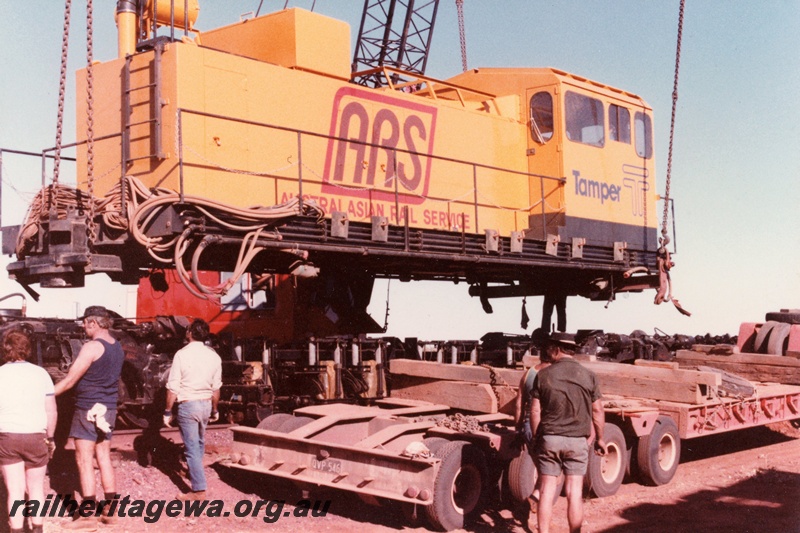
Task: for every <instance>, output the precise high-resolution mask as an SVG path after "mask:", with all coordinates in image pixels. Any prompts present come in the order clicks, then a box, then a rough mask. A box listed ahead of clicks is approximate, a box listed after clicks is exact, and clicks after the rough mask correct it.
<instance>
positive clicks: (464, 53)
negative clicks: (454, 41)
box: [456, 0, 467, 72]
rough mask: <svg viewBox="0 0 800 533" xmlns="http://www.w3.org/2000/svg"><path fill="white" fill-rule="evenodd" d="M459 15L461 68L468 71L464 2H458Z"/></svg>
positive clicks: (461, 0)
mask: <svg viewBox="0 0 800 533" xmlns="http://www.w3.org/2000/svg"><path fill="white" fill-rule="evenodd" d="M456 12H457V13H458V39H459V41H460V42H461V68H462V69H464V72H466V71H467V33H466V31H465V30H464V0H456Z"/></svg>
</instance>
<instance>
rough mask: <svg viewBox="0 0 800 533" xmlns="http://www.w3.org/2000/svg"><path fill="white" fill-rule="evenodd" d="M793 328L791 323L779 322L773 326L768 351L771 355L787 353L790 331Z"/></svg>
mask: <svg viewBox="0 0 800 533" xmlns="http://www.w3.org/2000/svg"><path fill="white" fill-rule="evenodd" d="M791 330H792V325H791V324H784V323H782V322H777V323H776V324H775V326H773V328H772V333H770V335H769V342H767V353H768V354H771V355H783V354H785V353H786V346H787V344H788V339H789V333H790V332H791Z"/></svg>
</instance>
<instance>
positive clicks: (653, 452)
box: [636, 415, 681, 486]
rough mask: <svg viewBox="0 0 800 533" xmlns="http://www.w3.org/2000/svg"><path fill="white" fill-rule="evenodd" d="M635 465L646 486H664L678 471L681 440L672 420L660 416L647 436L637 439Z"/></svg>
mask: <svg viewBox="0 0 800 533" xmlns="http://www.w3.org/2000/svg"><path fill="white" fill-rule="evenodd" d="M636 459H637V461H636V462H637V465H638V467H639V473H640V475H641V477H642V481H643V482H644V483H645V484H646V485H653V486H658V485H666V484H667V483H669V482H670V481H671V480H672V477H673V476H674V475H675V472H676V471H677V470H678V464H679V463H680V460H681V438H680V435H679V433H678V426H676V425H675V422H674V421H673V420H672V418H670V417H668V416H666V415H661V416H659V417H658V419H657V420H656V423H655V424H654V425H653V430H652V431H651V432H650V434H649V435H645V436H643V437H639V450H638V452H637V457H636Z"/></svg>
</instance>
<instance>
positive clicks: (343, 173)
mask: <svg viewBox="0 0 800 533" xmlns="http://www.w3.org/2000/svg"><path fill="white" fill-rule="evenodd" d="M435 126H436V108H435V107H433V106H430V105H424V104H422V103H417V102H408V101H405V100H401V99H399V98H394V97H391V96H387V95H384V94H374V93H371V92H368V91H364V90H361V89H357V88H350V87H346V88H342V89H340V90H339V91H338V92H337V93H336V96H335V99H334V104H333V116H332V117H331V131H330V136H331V138H330V140H329V142H328V150H327V154H326V160H325V175H324V181H323V185H322V191H323V192H326V193H329V194H338V195H344V196H354V197H359V198H371V199H373V200H388V201H395V199H396V200H397V201H399V202H402V203H408V204H420V203H422V202H423V201H424V197H425V196H426V195H427V193H428V186H429V180H430V172H431V158H430V157H429V156H430V155H431V154H432V153H433V133H434V129H435ZM395 195H397V196H396V198H395Z"/></svg>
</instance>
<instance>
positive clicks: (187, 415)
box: [164, 319, 222, 500]
mask: <svg viewBox="0 0 800 533" xmlns="http://www.w3.org/2000/svg"><path fill="white" fill-rule="evenodd" d="M208 336H209V328H208V324H207V323H206V322H205V321H204V320H200V319H196V320H195V321H194V322H192V324H191V325H190V326H189V328H188V329H187V330H186V338H187V340H188V341H189V344H187V345H186V346H184V347H183V348H181V349H180V350H178V352H177V353H176V354H175V358H174V359H173V360H172V368H171V369H170V372H169V379H168V380H167V405H166V410H165V411H164V424H165V425H167V426H169V425H170V423H171V422H172V408H173V406H174V405H175V403H177V404H178V427H179V428H180V431H181V438H182V439H183V444H184V447H185V451H184V453H185V455H186V464H187V465H188V467H189V479H190V480H191V484H192V491H191V492H189V493H188V494H180V495H178V499H181V500H186V499H189V500H204V499H205V496H206V476H205V472H204V471H203V455H204V454H205V433H206V426H208V423H209V422H216V421H217V420H219V413H218V411H217V405H218V403H219V389H220V387H221V386H222V361H221V360H220V358H219V355H217V353H216V352H215V351H214V350H212V349H211V348H209V347H208V346H206V345H205V344H204V341H206V339H208Z"/></svg>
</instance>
